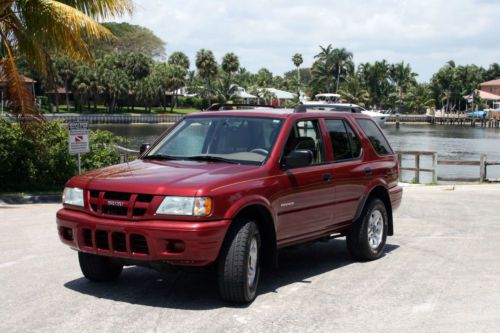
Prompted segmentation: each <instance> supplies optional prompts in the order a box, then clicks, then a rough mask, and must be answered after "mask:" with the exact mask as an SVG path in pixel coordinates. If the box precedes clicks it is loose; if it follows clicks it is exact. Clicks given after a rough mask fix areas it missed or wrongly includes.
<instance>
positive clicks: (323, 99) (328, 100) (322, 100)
mask: <svg viewBox="0 0 500 333" xmlns="http://www.w3.org/2000/svg"><path fill="white" fill-rule="evenodd" d="M339 102H340V95H339V94H316V96H314V100H312V101H302V104H304V105H307V104H333V103H339Z"/></svg>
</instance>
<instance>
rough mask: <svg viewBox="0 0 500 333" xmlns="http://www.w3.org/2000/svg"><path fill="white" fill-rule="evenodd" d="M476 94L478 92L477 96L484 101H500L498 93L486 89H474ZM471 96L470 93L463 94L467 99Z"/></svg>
mask: <svg viewBox="0 0 500 333" xmlns="http://www.w3.org/2000/svg"><path fill="white" fill-rule="evenodd" d="M476 94H479V97H480V98H481V99H484V100H485V101H500V95H495V94H492V93H490V92H487V91H483V90H476ZM471 97H472V96H471V95H467V96H464V98H466V99H469V98H471Z"/></svg>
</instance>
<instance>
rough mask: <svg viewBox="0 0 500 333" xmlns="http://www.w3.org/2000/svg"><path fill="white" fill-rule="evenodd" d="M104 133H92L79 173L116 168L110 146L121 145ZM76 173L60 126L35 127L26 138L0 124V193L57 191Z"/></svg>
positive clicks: (15, 128) (14, 126)
mask: <svg viewBox="0 0 500 333" xmlns="http://www.w3.org/2000/svg"><path fill="white" fill-rule="evenodd" d="M124 141H125V139H123V138H121V137H117V136H115V135H113V134H112V133H111V132H108V131H92V132H91V136H90V147H91V152H90V153H88V154H84V155H82V171H85V170H91V169H95V168H100V167H103V166H107V165H111V164H116V163H118V162H119V160H120V157H119V154H118V152H116V151H115V150H113V149H112V146H111V145H113V144H117V143H121V142H124ZM76 173H77V160H76V157H75V156H72V155H70V154H69V152H68V130H67V129H66V126H65V125H64V124H62V123H60V122H47V123H43V124H40V125H39V126H37V127H36V128H35V130H34V132H33V137H32V138H31V137H27V136H26V134H25V133H24V132H23V130H22V129H21V128H20V126H19V125H18V124H16V123H10V122H7V121H4V120H0V192H20V191H52V190H61V189H62V187H63V186H64V184H65V183H66V181H67V180H68V179H69V178H71V177H72V176H74V175H75V174H76Z"/></svg>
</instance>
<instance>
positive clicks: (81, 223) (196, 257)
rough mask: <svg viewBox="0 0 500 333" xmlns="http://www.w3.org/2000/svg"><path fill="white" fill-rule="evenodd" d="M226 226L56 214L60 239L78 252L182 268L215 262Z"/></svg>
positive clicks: (69, 212)
mask: <svg viewBox="0 0 500 333" xmlns="http://www.w3.org/2000/svg"><path fill="white" fill-rule="evenodd" d="M229 224H230V220H220V221H210V222H186V221H165V220H148V221H122V220H114V219H106V218H101V217H95V216H92V215H89V214H86V213H83V212H77V211H72V210H68V209H61V210H59V211H58V212H57V228H58V232H59V238H60V239H61V241H62V242H63V243H64V244H66V245H68V246H70V247H72V248H74V249H76V250H78V251H83V252H88V253H94V254H99V255H105V256H110V257H116V258H122V259H131V260H143V261H162V262H166V263H169V264H172V265H183V266H206V265H208V264H210V263H213V262H215V261H216V259H217V256H218V255H219V251H220V248H221V246H222V242H223V240H224V237H225V235H226V231H227V229H228V228H229ZM169 244H170V245H169ZM172 244H176V246H175V247H174V248H172ZM179 244H180V245H179ZM182 248H183V249H182Z"/></svg>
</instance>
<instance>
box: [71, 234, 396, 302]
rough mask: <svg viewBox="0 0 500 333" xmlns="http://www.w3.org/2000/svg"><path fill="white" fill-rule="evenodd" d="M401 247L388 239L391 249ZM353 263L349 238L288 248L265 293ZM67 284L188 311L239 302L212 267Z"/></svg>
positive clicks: (128, 271) (144, 271)
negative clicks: (224, 296)
mask: <svg viewBox="0 0 500 333" xmlns="http://www.w3.org/2000/svg"><path fill="white" fill-rule="evenodd" d="M398 247H399V246H398V245H391V244H387V245H386V253H390V252H392V251H394V250H396V249H397V248H398ZM382 260H383V259H382ZM353 263H355V261H354V260H353V259H352V258H351V257H350V256H349V254H348V252H347V250H346V246H345V241H344V240H343V239H337V240H331V241H329V242H324V243H321V242H320V243H314V244H312V245H306V246H302V247H298V248H291V249H284V250H281V251H280V254H279V267H278V268H277V269H269V270H266V271H264V272H263V273H262V276H261V280H260V285H259V290H260V292H259V294H260V295H262V294H266V293H270V292H273V293H274V292H279V291H278V289H279V288H281V287H283V286H286V285H289V284H292V283H297V282H298V283H310V281H308V279H310V278H311V277H314V276H316V275H320V274H322V273H325V272H329V271H332V270H335V269H340V268H342V267H344V266H347V265H350V264H353ZM64 286H65V287H66V288H68V289H71V290H74V291H77V292H79V293H82V294H86V295H90V296H94V297H98V298H105V299H110V300H115V301H119V302H126V303H131V304H140V305H146V306H152V307H165V308H175V309H187V310H207V309H214V308H220V307H226V306H231V307H235V306H234V305H232V304H229V303H227V302H224V301H222V300H221V299H220V298H219V294H218V290H217V279H216V276H215V274H214V273H213V272H209V271H204V272H183V271H180V272H176V273H168V274H164V273H158V272H156V271H154V270H151V269H148V268H142V267H135V266H133V267H129V268H125V269H124V270H123V273H122V275H121V277H120V279H119V280H117V281H115V282H112V283H93V282H90V281H88V280H86V279H85V278H83V277H82V278H79V279H76V280H73V281H69V282H67V283H65V284H64ZM236 307H238V306H236ZM240 307H245V306H240Z"/></svg>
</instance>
